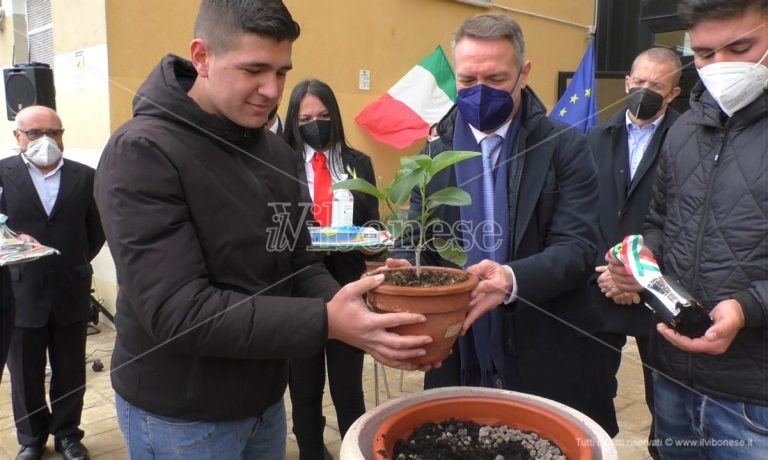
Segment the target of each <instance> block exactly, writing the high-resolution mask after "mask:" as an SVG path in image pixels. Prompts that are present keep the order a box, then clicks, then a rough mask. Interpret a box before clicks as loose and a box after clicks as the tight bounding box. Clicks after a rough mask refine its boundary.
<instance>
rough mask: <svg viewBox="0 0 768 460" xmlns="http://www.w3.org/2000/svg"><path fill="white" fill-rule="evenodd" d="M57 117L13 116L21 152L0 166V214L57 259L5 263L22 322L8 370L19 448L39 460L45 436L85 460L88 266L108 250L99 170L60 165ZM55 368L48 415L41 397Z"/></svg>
mask: <svg viewBox="0 0 768 460" xmlns="http://www.w3.org/2000/svg"><path fill="white" fill-rule="evenodd" d="M63 134H64V130H63V129H62V125H61V119H60V118H59V116H58V114H56V112H55V111H53V110H51V109H49V108H47V107H42V106H32V107H27V108H25V109H23V110H22V111H20V112H19V113H18V115H17V116H16V129H15V130H14V135H15V136H16V140H17V141H18V144H19V150H20V152H21V154H20V155H17V156H14V157H10V158H6V159H4V160H2V161H0V186H1V187H2V188H3V194H2V198H0V212H3V213H4V214H6V215H7V216H8V222H7V223H8V226H9V228H12V229H14V230H15V231H17V232H23V233H26V234H29V235H30V236H32V237H34V238H36V239H37V240H38V241H39V242H40V243H41V244H44V245H46V246H51V247H54V248H56V249H58V250H59V251H60V252H61V254H60V255H55V256H50V257H44V258H42V259H40V260H37V261H34V262H30V263H26V264H20V265H14V266H11V267H9V271H10V275H11V282H12V285H13V291H14V294H15V298H16V320H15V327H14V332H13V338H12V340H11V348H10V353H9V357H8V365H9V369H10V371H11V387H12V400H13V412H14V418H15V420H16V430H17V437H18V440H19V443H20V444H21V450H20V451H19V454H18V456H17V457H16V458H17V459H39V458H42V454H43V450H44V449H45V443H46V441H47V439H48V435H49V434H52V435H53V436H54V437H55V448H56V450H57V451H58V452H61V453H62V454H63V456H64V458H65V459H86V458H88V451H87V449H86V448H85V446H83V444H82V443H81V440H82V438H83V434H84V433H83V431H82V430H80V428H79V425H80V416H81V412H82V408H83V396H84V394H85V339H86V327H87V323H88V295H89V293H90V288H91V275H92V270H91V265H90V262H91V260H92V259H93V258H94V257H95V256H96V254H97V253H98V252H99V250H100V249H101V246H102V245H103V244H104V233H103V231H102V229H101V224H100V221H99V214H98V212H97V210H96V203H95V200H94V198H93V178H94V170H93V169H92V168H89V167H87V166H85V165H82V164H80V163H77V162H74V161H71V160H64V159H62V156H61V151H62V150H63V148H64V144H63V142H62V136H63ZM46 355H47V356H48V358H49V360H50V365H51V383H50V395H49V396H50V400H51V407H50V411H49V408H48V405H47V403H46V400H45V366H46Z"/></svg>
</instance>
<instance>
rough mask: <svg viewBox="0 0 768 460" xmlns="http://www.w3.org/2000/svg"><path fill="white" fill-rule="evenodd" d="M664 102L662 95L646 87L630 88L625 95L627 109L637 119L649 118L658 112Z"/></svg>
mask: <svg viewBox="0 0 768 460" xmlns="http://www.w3.org/2000/svg"><path fill="white" fill-rule="evenodd" d="M663 104H664V96H662V95H661V94H659V93H657V92H656V91H652V90H650V89H648V88H640V87H636V88H630V89H629V95H628V96H627V109H628V110H629V113H631V114H632V115H634V116H635V118H637V119H638V120H650V119H651V118H653V116H654V115H656V114H657V113H659V110H661V106H662V105H663Z"/></svg>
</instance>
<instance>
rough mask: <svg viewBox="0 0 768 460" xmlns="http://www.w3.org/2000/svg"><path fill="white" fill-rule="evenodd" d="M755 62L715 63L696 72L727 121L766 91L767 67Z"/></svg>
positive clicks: (767, 51)
mask: <svg viewBox="0 0 768 460" xmlns="http://www.w3.org/2000/svg"><path fill="white" fill-rule="evenodd" d="M766 56H768V50H766V51H765V54H763V57H762V58H760V60H759V61H757V62H715V63H714V64H709V65H707V66H704V67H702V68H700V69H698V72H699V77H701V81H702V82H703V83H704V86H706V87H707V91H709V94H711V95H712V97H714V98H715V100H716V101H717V104H718V105H719V106H720V108H721V109H722V110H723V112H725V113H726V114H727V115H728V116H729V117H732V116H733V114H734V113H736V112H738V111H739V110H741V109H743V108H744V107H746V106H748V105H749V104H751V103H752V101H754V100H755V99H757V98H758V97H759V96H760V95H761V94H762V93H763V91H765V90H766V89H768V67H766V66H764V65H763V64H761V63H762V62H763V60H764V59H765V58H766Z"/></svg>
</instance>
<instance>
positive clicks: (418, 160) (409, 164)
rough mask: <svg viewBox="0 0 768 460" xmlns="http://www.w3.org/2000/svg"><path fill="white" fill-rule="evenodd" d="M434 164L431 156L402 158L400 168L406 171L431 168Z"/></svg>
mask: <svg viewBox="0 0 768 460" xmlns="http://www.w3.org/2000/svg"><path fill="white" fill-rule="evenodd" d="M431 164H432V158H430V157H429V155H414V156H412V157H401V158H400V166H402V167H403V168H406V169H416V168H429V167H430V165H431Z"/></svg>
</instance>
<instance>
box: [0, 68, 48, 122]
mask: <svg viewBox="0 0 768 460" xmlns="http://www.w3.org/2000/svg"><path fill="white" fill-rule="evenodd" d="M3 77H4V78H3V79H4V80H5V109H6V112H7V114H8V119H9V120H15V119H16V114H17V113H19V111H20V110H21V109H23V108H24V107H27V106H30V105H44V106H46V107H50V108H52V109H53V110H56V88H55V87H54V85H53V70H51V67H50V66H49V65H48V64H42V63H39V62H29V63H26V64H16V65H14V66H13V67H8V68H6V69H3Z"/></svg>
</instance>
